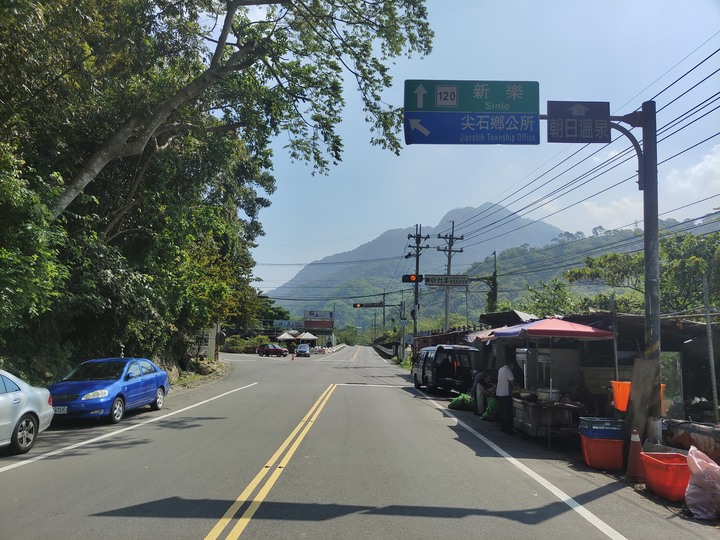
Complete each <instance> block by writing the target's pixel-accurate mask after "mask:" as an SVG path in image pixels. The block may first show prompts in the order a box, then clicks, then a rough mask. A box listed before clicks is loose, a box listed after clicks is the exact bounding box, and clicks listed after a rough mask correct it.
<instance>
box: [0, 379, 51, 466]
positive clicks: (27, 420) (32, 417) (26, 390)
mask: <svg viewBox="0 0 720 540" xmlns="http://www.w3.org/2000/svg"><path fill="white" fill-rule="evenodd" d="M53 415H54V411H53V408H52V397H50V391H49V390H48V389H47V388H37V387H35V386H30V385H29V384H27V383H26V382H25V381H23V380H22V379H19V378H18V377H16V376H15V375H12V374H11V373H8V372H7V371H4V370H2V369H0V447H4V446H10V450H11V451H12V452H13V453H15V454H24V453H25V452H28V451H30V449H31V448H32V447H33V445H34V444H35V439H37V436H38V434H39V433H41V432H42V431H45V430H46V429H47V428H48V427H49V426H50V422H52V419H53Z"/></svg>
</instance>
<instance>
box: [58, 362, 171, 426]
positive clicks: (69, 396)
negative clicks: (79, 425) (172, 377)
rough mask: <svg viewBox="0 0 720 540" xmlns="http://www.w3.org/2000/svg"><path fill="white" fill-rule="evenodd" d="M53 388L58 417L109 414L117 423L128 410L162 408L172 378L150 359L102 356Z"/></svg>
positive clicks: (85, 364) (79, 367) (107, 415)
mask: <svg viewBox="0 0 720 540" xmlns="http://www.w3.org/2000/svg"><path fill="white" fill-rule="evenodd" d="M49 390H50V394H51V395H52V400H53V408H54V409H55V418H56V419H61V418H63V419H65V418H67V419H70V418H105V417H107V419H108V420H109V421H110V422H111V423H113V424H117V423H118V422H119V421H120V420H122V419H123V416H125V411H130V410H132V409H137V408H139V407H144V406H145V405H150V407H151V408H152V409H153V410H156V411H157V410H160V409H162V407H163V404H164V403H165V396H166V395H167V394H168V392H169V391H170V381H169V379H168V374H167V372H166V371H165V370H163V369H160V368H159V367H158V366H157V365H156V364H155V363H153V362H151V361H150V360H148V359H147V358H99V359H96V360H88V361H87V362H83V363H82V364H80V365H79V366H77V367H76V368H75V369H73V370H72V371H71V372H70V373H68V374H67V375H65V376H64V377H63V378H62V379H60V381H58V382H57V383H55V384H52V385H50V387H49Z"/></svg>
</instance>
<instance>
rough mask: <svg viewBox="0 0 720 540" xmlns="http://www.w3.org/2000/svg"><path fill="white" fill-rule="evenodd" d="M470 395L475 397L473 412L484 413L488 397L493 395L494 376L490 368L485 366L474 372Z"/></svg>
mask: <svg viewBox="0 0 720 540" xmlns="http://www.w3.org/2000/svg"><path fill="white" fill-rule="evenodd" d="M470 395H471V396H473V397H475V404H476V409H475V412H476V413H477V414H480V415H482V414H484V413H485V409H486V407H487V402H488V399H489V398H491V397H492V396H494V395H495V378H494V377H493V371H492V369H490V368H487V369H484V370H482V371H479V372H477V373H476V374H475V381H474V384H473V388H472V391H471V394H470Z"/></svg>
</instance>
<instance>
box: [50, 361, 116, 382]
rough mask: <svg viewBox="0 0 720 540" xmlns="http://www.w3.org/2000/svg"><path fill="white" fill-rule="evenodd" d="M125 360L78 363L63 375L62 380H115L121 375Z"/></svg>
mask: <svg viewBox="0 0 720 540" xmlns="http://www.w3.org/2000/svg"><path fill="white" fill-rule="evenodd" d="M124 367H125V362H91V363H88V364H80V365H79V366H78V367H76V368H75V369H73V370H72V371H71V372H70V373H68V374H67V375H65V377H63V379H62V380H63V381H94V380H97V381H105V380H116V379H119V378H120V376H121V375H122V372H123V368H124Z"/></svg>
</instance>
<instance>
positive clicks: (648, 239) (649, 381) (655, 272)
mask: <svg viewBox="0 0 720 540" xmlns="http://www.w3.org/2000/svg"><path fill="white" fill-rule="evenodd" d="M610 119H611V120H615V121H620V122H625V123H627V124H629V125H631V126H632V127H640V128H642V146H641V145H640V143H638V141H637V139H635V137H634V136H633V135H632V133H630V132H629V130H627V129H626V128H624V127H623V126H621V125H619V124H616V123H611V127H612V128H614V129H617V130H618V131H620V132H621V133H623V134H624V135H625V136H626V137H627V138H628V139H630V142H631V143H632V144H633V146H634V147H635V151H636V153H637V156H638V188H639V189H640V190H641V191H642V192H643V219H644V231H643V239H644V258H645V351H644V354H643V357H642V358H639V359H637V360H636V361H635V366H634V369H633V380H632V391H631V395H630V403H629V404H628V409H627V417H626V419H627V424H628V429H632V428H637V430H638V432H639V434H640V438H641V440H642V438H643V437H644V434H645V427H646V426H645V422H646V419H647V417H648V416H649V414H650V411H653V414H657V411H658V410H659V409H660V407H659V405H660V256H659V243H660V242H659V234H658V174H657V119H656V108H655V102H654V101H646V102H644V103H643V104H642V109H640V110H639V111H636V112H633V113H630V114H626V115H625V116H620V117H617V116H615V117H613V116H611V117H610Z"/></svg>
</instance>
